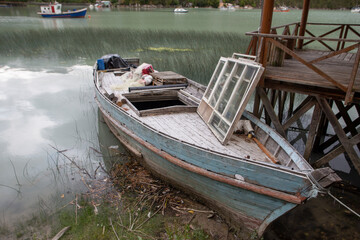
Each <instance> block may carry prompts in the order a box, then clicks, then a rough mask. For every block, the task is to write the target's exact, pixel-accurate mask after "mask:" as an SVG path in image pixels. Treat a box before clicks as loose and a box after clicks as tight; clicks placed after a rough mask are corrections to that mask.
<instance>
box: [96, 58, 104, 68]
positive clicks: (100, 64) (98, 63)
mask: <svg viewBox="0 0 360 240" xmlns="http://www.w3.org/2000/svg"><path fill="white" fill-rule="evenodd" d="M97 65H98V70H105V64H104V59H98V60H97Z"/></svg>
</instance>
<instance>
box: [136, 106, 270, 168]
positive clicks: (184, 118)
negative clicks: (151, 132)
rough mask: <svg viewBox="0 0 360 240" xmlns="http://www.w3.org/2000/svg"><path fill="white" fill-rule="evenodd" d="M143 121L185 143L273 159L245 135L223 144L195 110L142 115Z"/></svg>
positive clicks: (256, 158) (245, 156)
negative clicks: (191, 111)
mask: <svg viewBox="0 0 360 240" xmlns="http://www.w3.org/2000/svg"><path fill="white" fill-rule="evenodd" d="M129 111H130V113H131V114H132V115H133V116H134V117H136V118H139V117H138V116H137V115H136V114H135V113H133V112H132V110H129ZM141 121H142V122H144V123H146V124H147V125H149V126H151V127H152V128H154V129H156V130H157V131H159V132H161V133H163V134H166V135H169V136H171V137H173V138H176V139H178V140H180V141H182V142H184V143H188V144H192V145H195V146H198V147H202V148H204V149H208V150H210V151H215V152H220V153H223V154H226V155H229V156H234V157H241V158H246V159H252V160H256V161H262V162H269V163H271V160H270V159H268V158H267V156H266V154H264V152H263V151H262V150H261V149H260V148H259V147H258V146H257V144H256V143H255V142H254V141H253V140H251V139H248V138H247V137H246V136H245V135H237V134H235V135H234V136H233V137H232V138H231V139H230V141H229V143H228V145H226V146H224V145H222V144H221V143H220V142H219V141H218V140H217V138H216V137H215V136H214V134H213V133H212V132H211V131H210V130H209V127H208V126H207V125H206V124H205V123H204V122H203V121H202V119H201V118H200V116H199V115H198V114H197V113H195V112H193V113H172V114H162V115H154V116H146V117H141Z"/></svg>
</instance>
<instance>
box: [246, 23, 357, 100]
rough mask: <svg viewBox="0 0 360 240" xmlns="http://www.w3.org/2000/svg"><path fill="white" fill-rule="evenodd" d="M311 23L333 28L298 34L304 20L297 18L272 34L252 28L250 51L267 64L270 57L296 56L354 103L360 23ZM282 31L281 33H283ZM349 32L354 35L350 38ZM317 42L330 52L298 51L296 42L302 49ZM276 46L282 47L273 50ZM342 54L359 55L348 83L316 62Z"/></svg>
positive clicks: (258, 59)
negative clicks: (311, 53) (310, 55)
mask: <svg viewBox="0 0 360 240" xmlns="http://www.w3.org/2000/svg"><path fill="white" fill-rule="evenodd" d="M307 26H327V27H333V28H332V29H331V30H328V31H327V32H325V33H323V34H320V35H319V36H315V34H313V32H312V31H310V30H306V33H307V34H308V35H310V36H298V34H299V28H300V23H299V22H296V23H291V24H287V25H282V26H277V27H273V28H271V31H270V34H263V33H259V32H258V31H254V32H248V33H246V35H250V36H252V39H251V42H250V44H249V47H248V48H247V51H246V53H247V54H252V55H256V56H257V58H256V59H257V61H258V62H261V63H262V64H263V66H265V67H266V64H267V63H268V61H269V60H270V61H272V62H274V58H287V59H289V58H292V59H295V60H297V61H298V62H300V63H301V64H303V65H305V66H306V67H307V68H309V69H311V70H312V71H313V72H314V73H315V74H318V75H320V76H321V77H322V78H324V79H326V80H327V81H329V82H330V83H331V84H332V85H333V86H335V87H336V88H338V89H340V90H341V91H343V92H344V93H345V104H347V103H350V102H351V101H352V99H353V97H354V90H353V87H354V83H355V79H356V77H357V72H358V66H359V61H360V34H359V31H357V29H356V28H357V27H360V24H326V23H308V24H307ZM279 32H281V33H280V34H279ZM349 33H350V34H349ZM349 35H350V36H351V38H349ZM328 36H330V37H328ZM315 42H318V43H320V44H318V45H316V46H315V49H316V50H324V49H323V48H324V47H325V51H327V52H328V54H327V55H322V56H321V57H318V58H316V59H311V60H305V59H304V58H303V57H301V56H300V55H299V54H298V53H297V52H296V51H295V49H296V46H297V48H298V49H299V48H300V49H301V48H302V47H303V46H308V45H309V44H311V43H315ZM274 49H278V50H277V51H272V50H274ZM279 49H280V51H279ZM279 52H280V54H279ZM281 53H284V54H281ZM340 54H343V55H344V54H348V55H349V56H352V55H355V58H354V62H353V65H352V71H351V73H349V74H350V76H349V81H348V84H347V86H345V85H344V84H343V83H340V82H338V81H337V80H336V79H335V78H334V77H333V76H331V75H329V74H327V73H326V72H324V71H323V70H321V69H320V68H318V67H317V66H315V64H316V63H319V62H321V61H324V60H326V59H329V58H331V57H334V56H338V55H340ZM275 60H276V61H275V62H276V63H277V65H278V66H281V64H282V60H283V59H280V60H279V59H275Z"/></svg>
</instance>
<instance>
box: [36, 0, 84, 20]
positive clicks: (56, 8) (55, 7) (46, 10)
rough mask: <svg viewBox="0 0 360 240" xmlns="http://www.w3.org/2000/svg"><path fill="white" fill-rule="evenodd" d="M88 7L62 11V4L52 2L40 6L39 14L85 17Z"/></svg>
mask: <svg viewBox="0 0 360 240" xmlns="http://www.w3.org/2000/svg"><path fill="white" fill-rule="evenodd" d="M86 11H87V8H82V9H79V10H76V9H74V10H72V11H71V10H69V11H67V12H62V11H61V4H60V3H58V2H56V1H55V2H54V3H50V4H49V5H44V6H40V12H38V13H37V14H39V15H41V16H42V17H44V18H84V17H85V15H86Z"/></svg>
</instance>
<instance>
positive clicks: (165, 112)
mask: <svg viewBox="0 0 360 240" xmlns="http://www.w3.org/2000/svg"><path fill="white" fill-rule="evenodd" d="M229 59H232V58H229ZM227 60H228V59H225V58H222V59H221V60H220V61H219V64H218V66H217V68H216V70H215V72H214V74H213V77H212V79H215V80H214V82H213V83H212V81H210V83H209V86H210V88H211V86H212V88H213V90H214V89H216V88H217V86H218V87H220V86H221V85H222V87H224V86H225V87H226V86H227V88H228V89H230V88H232V89H235V88H236V87H235V85H236V81H235V80H236V79H235V78H236V76H237V77H238V78H240V75H241V76H242V77H243V78H247V79H251V76H250V75H251V74H250V75H249V72H248V74H246V73H242V72H241V71H240V70H241V69H240V68H239V67H237V70H234V69H235V66H236V64H237V63H236V62H237V61H235V60H234V61H233V62H231V61H230V62H227ZM128 61H130V62H132V63H133V64H134V63H135V65H136V61H135V60H128ZM249 61H251V60H249ZM225 65H228V68H227V69H225V70H223V69H222V67H224V66H225ZM232 68H233V69H232ZM242 70H244V69H242ZM252 70H254V69H252ZM254 71H255V70H254ZM125 73H126V72H124V71H123V70H122V69H107V70H97V71H96V73H95V74H97V77H96V78H95V79H96V85H97V87H98V89H99V91H100V92H101V93H102V94H103V95H104V96H106V97H108V98H109V99H110V100H111V101H113V103H114V105H116V106H117V107H118V108H119V109H121V110H122V111H125V112H126V113H128V114H130V115H131V116H132V117H134V118H136V119H138V120H139V121H141V122H142V123H144V124H146V125H147V126H148V127H150V128H152V129H153V130H155V131H157V132H159V133H161V134H164V135H166V136H170V137H171V138H173V139H177V140H178V141H181V142H184V143H187V144H189V145H193V146H196V147H199V148H203V149H206V150H208V151H212V152H217V153H219V154H223V155H227V156H232V157H234V158H238V159H242V160H250V161H255V162H258V163H261V164H265V165H268V164H269V165H271V166H274V165H276V167H279V168H284V169H287V170H289V169H290V170H294V171H300V172H301V171H304V172H307V171H309V170H311V169H312V168H311V166H310V165H308V164H307V162H306V161H305V160H304V162H305V163H304V162H303V161H301V164H299V161H298V162H296V161H294V160H293V159H294V156H293V155H294V154H292V153H290V154H289V152H288V151H286V150H285V149H284V146H281V143H279V142H278V141H277V140H275V139H273V137H271V136H270V135H271V134H269V133H268V132H266V131H264V130H263V129H261V128H259V127H257V126H255V124H252V126H250V128H251V127H253V128H254V129H250V130H246V129H245V130H244V129H243V128H242V127H241V126H240V125H239V124H238V122H240V121H239V120H240V117H241V120H245V119H246V118H245V117H244V116H241V115H242V114H241V113H240V114H239V115H240V116H239V117H238V118H237V119H236V118H235V117H234V121H236V123H235V124H233V125H234V126H231V127H229V128H227V129H226V130H227V131H231V133H229V134H228V136H227V138H228V139H227V140H226V141H225V142H224V141H223V140H224V138H225V137H224V135H226V131H225V132H224V135H222V137H223V138H222V139H221V138H219V136H216V134H217V133H216V131H215V132H214V130H212V129H211V128H213V127H214V126H215V125H216V124H214V119H210V118H211V117H209V116H208V115H209V114H208V112H209V111H215V112H216V113H219V111H217V109H219V104H218V105H214V104H212V103H210V102H209V101H206V98H205V96H206V95H207V97H208V99H210V96H212V95H216V94H218V96H217V98H218V99H223V100H224V99H225V100H226V101H227V102H231V101H232V100H231V99H232V97H233V98H234V96H230V95H231V94H227V95H228V96H227V97H226V96H225V97H223V96H222V95H221V94H219V93H209V91H208V90H207V88H206V87H205V86H203V85H201V84H199V83H197V82H195V81H192V80H190V79H187V78H184V77H183V76H181V75H179V74H176V73H171V74H173V75H172V76H173V78H172V80H169V81H168V82H167V83H168V84H167V83H165V82H162V83H160V84H159V81H158V80H159V79H157V78H156V77H155V78H154V79H153V83H152V84H151V85H149V86H140V87H136V86H135V87H133V86H129V85H128V84H126V83H124V79H121V77H122V76H124V74H125ZM239 73H240V74H239ZM236 74H238V75H236ZM155 75H156V76H161V72H160V73H156V74H155ZM155 75H154V76H155ZM165 75H166V76H168V75H169V72H166V73H165ZM220 75H223V77H221V76H220ZM245 75H247V76H245ZM164 79H166V77H164ZM179 79H182V80H181V81H180V80H179ZM216 79H223V82H222V83H221V81H220V84H219V83H217V81H216ZM226 79H228V80H229V79H230V80H229V81H230V82H229V83H226V81H225V80H226ZM231 79H232V80H233V81H232V82H231ZM234 79H235V80H234ZM154 82H155V84H154ZM156 82H157V83H158V85H156ZM243 83H244V82H243ZM226 84H228V85H226ZM231 84H233V85H231ZM234 84H235V85H234ZM255 84H256V83H255ZM118 85H125V86H126V88H121V87H120V88H119V87H118ZM240 85H241V84H238V86H240ZM236 86H237V85H236ZM244 86H245V87H253V88H254V86H251V84H250V82H249V81H248V83H247V84H246V85H244ZM225 87H224V88H225ZM208 89H209V87H208ZM235 90H236V89H235ZM238 90H239V89H237V91H236V92H238ZM214 92H216V91H214ZM243 93H244V91H243ZM222 94H223V95H224V93H222ZM225 95H226V94H225ZM245 95H246V97H249V95H251V93H249V92H248V93H247V94H244V96H245ZM235 97H236V96H235ZM226 98H227V99H226ZM242 99H243V100H244V98H242ZM234 101H235V100H234ZM236 101H237V102H239V100H236ZM247 101H248V99H247ZM247 101H245V102H247ZM245 104H246V103H245ZM202 105H204V106H205V105H206V106H205V108H204V109H201V106H202ZM211 105H212V106H216V107H217V109H215V108H214V109H211ZM238 105H240V103H238ZM222 108H224V107H222ZM199 109H200V110H199ZM224 109H225V110H224V112H226V109H228V110H229V107H228V108H226V107H225V108H224ZM230 110H231V109H230ZM230 110H229V111H230ZM201 111H202V113H201ZM229 111H228V113H227V115H226V114H225V113H224V117H221V116H220V122H217V125H221V124H222V123H221V121H223V122H224V121H226V119H225V118H226V116H228V115H229ZM243 111H245V108H244V107H243V109H242V112H243ZM204 112H205V113H206V114H205V115H207V116H205V117H203V116H201V115H202V114H203V115H204ZM238 113H239V111H238ZM212 115H214V114H212ZM232 115H235V114H234V113H233V114H232ZM206 118H207V119H206ZM222 118H224V119H225V120H224V119H222ZM206 120H207V121H206ZM211 121H212V122H211ZM227 122H228V121H227ZM220 127H221V126H220ZM288 145H289V146H290V147H291V148H292V146H291V145H290V144H288ZM292 151H295V152H296V150H294V149H292ZM299 156H300V155H299Z"/></svg>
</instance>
